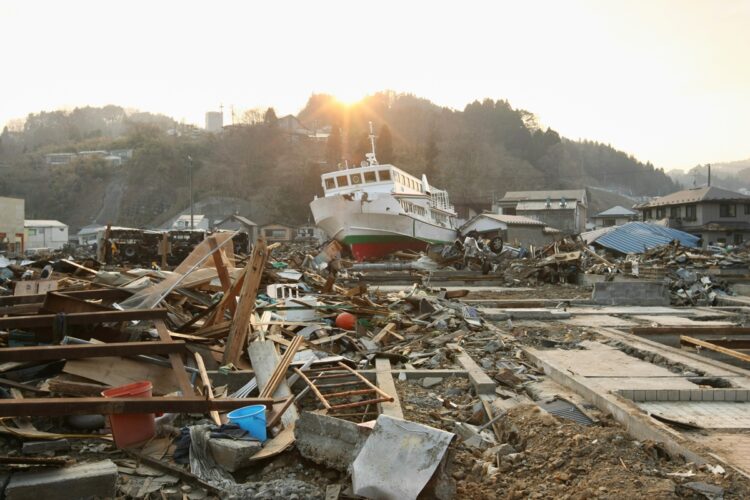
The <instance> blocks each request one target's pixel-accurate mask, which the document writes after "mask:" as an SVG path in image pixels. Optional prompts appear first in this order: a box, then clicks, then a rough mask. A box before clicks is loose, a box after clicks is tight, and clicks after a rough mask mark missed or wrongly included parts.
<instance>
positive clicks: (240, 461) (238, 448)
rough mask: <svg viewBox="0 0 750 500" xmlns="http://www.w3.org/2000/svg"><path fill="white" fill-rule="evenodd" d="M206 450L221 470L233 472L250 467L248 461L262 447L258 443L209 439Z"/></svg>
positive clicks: (228, 439)
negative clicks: (207, 449)
mask: <svg viewBox="0 0 750 500" xmlns="http://www.w3.org/2000/svg"><path fill="white" fill-rule="evenodd" d="M208 448H209V450H210V451H211V456H212V457H214V461H215V462H216V463H217V464H219V466H221V468H222V469H224V470H226V471H229V472H235V471H238V470H240V469H244V468H245V467H248V466H250V459H251V458H252V457H253V455H255V454H256V453H258V452H259V451H260V450H261V448H262V446H261V444H260V442H259V441H243V440H241V439H230V438H211V439H210V440H209V441H208Z"/></svg>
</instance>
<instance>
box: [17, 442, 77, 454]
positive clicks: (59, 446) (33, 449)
mask: <svg viewBox="0 0 750 500" xmlns="http://www.w3.org/2000/svg"><path fill="white" fill-rule="evenodd" d="M69 449H70V442H68V440H67V439H55V440H54V441H26V442H25V443H23V445H22V447H21V453H23V454H24V455H39V454H42V453H46V452H48V451H51V452H55V451H66V450H69Z"/></svg>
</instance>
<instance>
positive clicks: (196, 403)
mask: <svg viewBox="0 0 750 500" xmlns="http://www.w3.org/2000/svg"><path fill="white" fill-rule="evenodd" d="M272 404H273V399H261V398H241V399H228V398H226V399H203V398H198V397H194V396H193V397H188V398H186V397H181V396H180V397H161V398H105V397H98V398H25V399H0V415H3V416H7V417H19V416H30V417H45V416H61V415H91V414H100V415H113V414H121V413H208V412H210V411H211V410H218V411H229V410H236V409H237V408H242V407H243V406H248V405H264V406H266V407H271V405H272Z"/></svg>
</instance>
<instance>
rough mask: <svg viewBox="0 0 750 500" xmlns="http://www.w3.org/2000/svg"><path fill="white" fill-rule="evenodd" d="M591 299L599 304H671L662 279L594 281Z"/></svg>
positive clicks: (667, 290)
mask: <svg viewBox="0 0 750 500" xmlns="http://www.w3.org/2000/svg"><path fill="white" fill-rule="evenodd" d="M591 300H592V301H593V302H594V303H595V304H599V305H613V306H669V304H670V300H669V289H668V288H667V287H666V285H664V283H662V282H660V281H624V282H617V281H606V282H601V283H594V292H593V293H592V295H591Z"/></svg>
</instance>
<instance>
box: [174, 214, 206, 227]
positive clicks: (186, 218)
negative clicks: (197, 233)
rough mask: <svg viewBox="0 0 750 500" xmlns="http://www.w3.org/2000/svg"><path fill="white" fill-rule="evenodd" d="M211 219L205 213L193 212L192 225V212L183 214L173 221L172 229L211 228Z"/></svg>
mask: <svg viewBox="0 0 750 500" xmlns="http://www.w3.org/2000/svg"><path fill="white" fill-rule="evenodd" d="M209 222H210V221H209V219H208V217H206V216H205V215H203V214H193V224H192V227H191V225H190V214H182V215H180V216H179V217H177V219H175V221H174V222H173V223H172V229H202V230H203V231H208V230H209V226H210V224H209Z"/></svg>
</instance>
